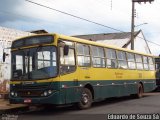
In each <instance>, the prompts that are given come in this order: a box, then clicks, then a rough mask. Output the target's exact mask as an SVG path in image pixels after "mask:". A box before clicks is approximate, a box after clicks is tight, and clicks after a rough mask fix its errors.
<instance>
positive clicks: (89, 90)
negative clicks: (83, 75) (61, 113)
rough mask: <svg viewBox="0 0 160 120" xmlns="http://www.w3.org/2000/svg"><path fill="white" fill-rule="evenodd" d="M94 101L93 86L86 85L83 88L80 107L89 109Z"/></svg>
mask: <svg viewBox="0 0 160 120" xmlns="http://www.w3.org/2000/svg"><path fill="white" fill-rule="evenodd" d="M92 102H93V87H92V86H91V85H90V84H87V85H85V86H84V87H83V88H82V93H81V99H80V101H79V102H78V104H77V106H78V108H79V109H81V110H83V109H88V108H90V107H91V105H92Z"/></svg>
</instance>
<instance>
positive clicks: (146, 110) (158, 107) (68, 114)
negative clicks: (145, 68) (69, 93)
mask: <svg viewBox="0 0 160 120" xmlns="http://www.w3.org/2000/svg"><path fill="white" fill-rule="evenodd" d="M156 113H160V93H158V92H157V93H146V94H145V96H144V97H143V98H141V99H133V98H132V97H121V98H112V99H107V100H105V101H102V102H97V103H94V104H93V106H92V108H91V109H87V110H77V109H76V108H75V107H73V106H69V107H60V108H50V109H43V110H40V111H36V112H29V113H23V114H20V115H18V120H87V119H88V120H107V117H108V115H110V114H122V115H123V114H136V115H137V114H148V115H149V114H152V115H155V114H156ZM142 117H146V116H142ZM159 117H160V116H159ZM157 119H158V118H157ZM159 119H160V118H159Z"/></svg>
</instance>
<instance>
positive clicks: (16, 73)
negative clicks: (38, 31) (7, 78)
mask: <svg viewBox="0 0 160 120" xmlns="http://www.w3.org/2000/svg"><path fill="white" fill-rule="evenodd" d="M56 60H57V58H56V48H55V47H54V46H45V47H43V46H39V47H36V48H29V49H23V50H18V51H13V52H12V80H35V79H45V78H51V77H55V76H56V75H57V62H56Z"/></svg>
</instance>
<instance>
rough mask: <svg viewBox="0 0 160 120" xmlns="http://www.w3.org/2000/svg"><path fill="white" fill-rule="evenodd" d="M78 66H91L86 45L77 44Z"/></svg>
mask: <svg viewBox="0 0 160 120" xmlns="http://www.w3.org/2000/svg"><path fill="white" fill-rule="evenodd" d="M77 58H78V66H82V67H89V66H91V60H90V49H89V46H88V45H85V44H80V43H77Z"/></svg>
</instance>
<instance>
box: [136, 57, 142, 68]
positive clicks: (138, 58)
mask: <svg viewBox="0 0 160 120" xmlns="http://www.w3.org/2000/svg"><path fill="white" fill-rule="evenodd" d="M135 57H136V65H137V69H139V70H143V63H142V56H141V55H138V54H135Z"/></svg>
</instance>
